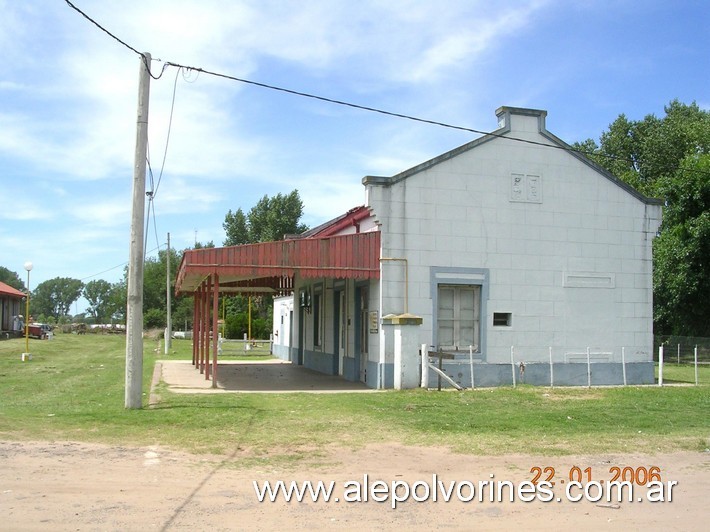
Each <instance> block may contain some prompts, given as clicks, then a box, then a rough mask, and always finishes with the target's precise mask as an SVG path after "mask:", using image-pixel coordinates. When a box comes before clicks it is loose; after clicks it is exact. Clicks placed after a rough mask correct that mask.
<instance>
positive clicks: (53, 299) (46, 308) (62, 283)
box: [30, 277, 84, 319]
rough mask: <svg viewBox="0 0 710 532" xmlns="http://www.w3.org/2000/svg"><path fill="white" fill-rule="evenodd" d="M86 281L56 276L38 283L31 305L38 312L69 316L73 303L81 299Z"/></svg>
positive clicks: (58, 316)
mask: <svg viewBox="0 0 710 532" xmlns="http://www.w3.org/2000/svg"><path fill="white" fill-rule="evenodd" d="M83 288H84V283H82V282H81V281H80V280H78V279H71V278H69V277H55V278H54V279H50V280H48V281H44V282H42V283H40V284H38V285H37V288H35V290H34V291H33V292H32V297H31V299H30V305H31V307H32V310H33V312H35V313H36V314H44V315H46V316H53V317H54V318H57V319H58V318H60V317H62V316H67V315H68V314H69V310H70V309H71V306H72V304H73V303H74V302H75V301H76V300H77V299H79V296H80V295H81V291H82V289H83Z"/></svg>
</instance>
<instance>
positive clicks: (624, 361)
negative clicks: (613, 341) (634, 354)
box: [621, 347, 626, 386]
mask: <svg viewBox="0 0 710 532" xmlns="http://www.w3.org/2000/svg"><path fill="white" fill-rule="evenodd" d="M624 349H625V348H624V347H622V348H621V372H622V374H623V375H624V386H626V354H625V352H624Z"/></svg>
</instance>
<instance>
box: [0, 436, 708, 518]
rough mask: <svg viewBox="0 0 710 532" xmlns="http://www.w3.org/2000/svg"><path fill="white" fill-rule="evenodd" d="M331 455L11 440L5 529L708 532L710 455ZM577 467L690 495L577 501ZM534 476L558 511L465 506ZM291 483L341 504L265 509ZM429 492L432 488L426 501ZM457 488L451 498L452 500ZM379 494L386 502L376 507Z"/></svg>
mask: <svg viewBox="0 0 710 532" xmlns="http://www.w3.org/2000/svg"><path fill="white" fill-rule="evenodd" d="M324 453H325V454H324V455H323V454H322V455H321V456H320V458H319V460H318V461H319V463H321V464H323V465H313V463H311V465H305V466H304V465H303V464H301V465H297V466H294V467H293V468H292V469H290V468H288V467H287V468H284V467H281V466H279V467H272V466H270V465H269V462H268V460H266V461H264V462H263V464H265V465H259V466H253V465H252V466H249V467H244V466H243V462H242V461H241V455H238V454H235V455H234V456H231V457H219V456H210V457H199V456H194V455H189V454H185V453H180V452H175V451H170V450H167V449H162V448H160V447H149V448H135V447H119V446H103V445H93V444H84V443H71V442H56V443H47V442H30V443H16V442H0V528H2V529H4V530H12V531H24V530H53V531H55V530H122V531H133V530H135V531H138V530H140V531H144V530H211V531H217V530H245V529H248V530H266V529H271V530H274V529H275V530H278V529H309V530H312V529H317V530H327V529H338V530H352V529H360V530H362V529H365V530H383V529H384V530H395V529H397V530H431V529H432V528H448V529H452V530H471V529H473V528H475V529H478V530H481V529H483V530H494V529H496V530H500V529H510V528H513V527H516V528H517V527H521V528H524V529H527V530H551V529H557V530H559V529H562V528H563V527H574V529H575V530H611V529H621V528H626V529H632V530H637V529H650V530H658V529H663V528H669V529H674V530H706V529H707V528H706V527H707V524H708V521H709V520H710V509H709V505H708V502H707V493H708V488H710V453H678V454H664V455H656V456H648V455H646V456H641V455H639V456H633V455H623V456H611V455H610V456H575V457H557V458H541V457H534V456H524V455H519V456H505V457H475V456H464V455H457V454H453V453H451V452H449V451H447V450H444V449H436V448H419V447H405V446H401V445H379V446H372V447H367V448H365V449H360V450H357V451H350V450H348V449H344V448H340V447H333V448H331V449H326V450H325V451H324ZM251 463H252V464H253V462H251ZM575 465H576V466H577V467H579V468H580V470H584V469H585V468H587V467H589V468H591V472H592V475H593V480H599V481H605V480H611V477H612V474H610V470H612V469H613V468H614V467H619V468H620V469H622V470H623V468H624V467H629V468H632V469H633V470H634V471H635V474H637V475H640V474H643V471H644V469H645V470H646V471H649V470H650V467H652V466H657V467H658V468H659V469H660V475H661V477H662V480H663V482H664V483H667V482H669V481H674V482H677V485H675V486H674V487H673V488H672V493H671V495H672V502H648V501H647V500H644V501H643V502H638V501H636V500H634V502H621V503H620V504H617V503H616V502H615V501H612V502H611V503H609V502H606V500H601V501H598V502H588V501H584V500H582V501H580V502H570V501H569V500H567V498H566V496H565V488H564V485H563V484H562V481H564V480H566V482H567V483H568V482H569V472H570V470H571V469H572V468H573V466H575ZM534 467H539V468H540V477H541V478H540V479H539V480H545V478H546V477H547V476H548V475H549V474H550V473H551V470H549V469H548V470H547V471H545V468H551V467H554V468H555V478H554V479H552V480H554V481H555V482H556V484H555V486H554V488H553V491H554V498H553V500H551V501H550V502H541V501H540V500H533V501H532V502H523V501H522V500H520V498H519V497H518V494H517V493H516V500H515V502H512V503H511V502H509V501H507V493H508V492H507V491H505V492H504V495H505V498H506V502H490V501H489V499H488V496H489V493H488V491H487V489H488V488H487V487H486V486H485V485H484V491H483V492H482V494H484V497H483V498H484V501H483V502H479V501H478V495H479V494H478V493H477V492H475V493H474V499H473V501H471V502H461V501H460V500H458V495H461V496H462V498H464V499H465V498H468V497H470V496H471V491H470V488H471V487H472V486H473V487H474V488H475V489H476V490H478V488H479V484H478V482H479V481H490V480H496V481H503V480H507V481H510V482H511V483H515V485H516V486H517V485H518V484H520V483H521V482H523V481H529V480H532V478H533V476H534V475H535V473H536V472H537V470H533V471H532V472H531V469H532V468H534ZM573 471H574V473H573V475H574V474H576V470H573ZM627 471H628V470H627ZM582 474H583V475H584V474H585V473H582ZM365 475H367V477H365ZM434 475H436V477H434ZM491 475H493V477H491ZM278 480H282V481H284V482H287V483H288V482H290V481H291V480H296V481H298V482H302V481H311V482H314V483H315V482H317V481H319V480H321V481H324V482H326V484H327V483H329V482H330V481H334V492H333V495H332V497H331V501H330V502H323V501H322V498H321V500H320V501H319V502H312V501H311V500H310V495H309V496H308V497H306V498H307V499H308V500H307V501H304V502H301V503H299V502H295V501H292V502H290V503H287V502H285V501H284V500H283V499H282V498H280V499H279V500H277V501H276V502H269V501H268V500H267V501H265V502H259V501H258V498H257V495H256V491H255V488H254V484H253V482H254V481H257V483H258V486H259V489H263V483H264V482H265V481H271V482H274V483H275V482H276V481H278ZM637 480H639V481H640V480H642V479H637ZM377 481H381V483H378V482H377ZM465 481H470V482H471V484H468V483H466V482H465ZM355 482H359V483H360V490H361V491H357V490H356V486H357V485H356V484H355ZM393 482H394V483H398V487H397V490H398V491H397V492H396V493H397V494H398V496H399V497H403V495H404V494H405V491H404V490H405V489H408V488H413V487H416V491H415V497H416V498H419V499H428V500H426V501H425V502H416V501H415V500H414V499H413V498H412V496H411V495H410V498H409V500H408V501H406V502H400V503H398V504H397V508H396V509H392V497H391V496H387V497H385V495H383V490H384V489H385V488H387V489H388V490H390V495H391V488H392V485H393ZM405 482H407V483H409V484H408V488H405V486H404V483H405ZM437 483H439V484H437ZM415 484H416V485H415ZM425 484H427V486H425ZM365 485H367V489H366V490H365V488H364V486H365ZM378 490H379V491H378ZM427 490H431V492H429V493H428V495H429V496H428V497H425V495H427ZM433 491H437V501H436V502H434V501H433V500H432V499H433V495H432V493H433ZM447 491H448V492H449V494H450V495H451V497H450V498H451V499H453V500H452V501H451V502H444V500H443V499H444V498H445V494H446V493H447ZM646 491H647V490H646V488H643V489H642V488H640V487H637V489H636V491H635V492H634V498H635V499H636V498H638V497H641V498H643V496H645V494H646ZM365 493H367V497H368V501H367V502H346V499H348V500H352V499H356V498H358V496H359V497H360V499H364V497H365ZM571 494H572V495H573V496H574V497H576V496H579V495H582V494H583V492H582V491H581V490H572V491H571ZM592 495H593V496H594V495H595V493H592ZM666 496H667V493H666ZM336 497H337V498H338V499H339V501H338V502H335V500H334V499H335V498H336ZM525 497H527V495H525V494H523V498H525ZM558 497H559V498H560V499H561V500H560V501H559V502H558V501H557V498H558ZM377 498H382V499H383V500H384V501H385V502H375V501H374V500H373V499H377Z"/></svg>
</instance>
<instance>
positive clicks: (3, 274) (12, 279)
mask: <svg viewBox="0 0 710 532" xmlns="http://www.w3.org/2000/svg"><path fill="white" fill-rule="evenodd" d="M0 281H2V282H3V283H5V284H7V285H10V286H11V287H13V288H17V289H18V290H21V291H23V292H24V291H26V290H27V288H26V287H25V283H23V282H22V279H20V276H19V275H17V272H13V271H11V270H8V269H7V268H5V267H4V266H0Z"/></svg>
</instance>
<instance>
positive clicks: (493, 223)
mask: <svg viewBox="0 0 710 532" xmlns="http://www.w3.org/2000/svg"><path fill="white" fill-rule="evenodd" d="M511 118H512V120H511V132H510V136H514V137H520V138H527V139H531V140H535V141H538V142H540V141H547V142H550V141H549V140H547V139H545V138H544V137H543V136H542V135H540V134H539V133H538V123H539V122H538V120H542V118H539V117H538V116H525V115H515V114H514V115H512V116H511ZM543 118H544V117H543ZM512 174H521V175H523V176H539V178H538V180H537V183H536V193H534V192H530V191H529V190H528V189H529V187H530V184H531V181H530V179H528V178H525V179H524V181H523V183H524V186H523V190H522V192H520V194H518V190H514V187H513V181H512V179H513V178H512ZM526 187H528V188H526ZM367 197H368V206H369V207H371V208H372V209H373V211H374V213H375V215H376V218H377V221H378V222H379V223H381V224H382V256H383V257H387V256H389V257H396V258H406V259H407V260H408V276H409V286H408V289H409V309H408V310H409V312H410V313H413V314H417V315H419V316H422V317H423V318H424V324H423V326H422V328H421V331H422V336H423V338H422V342H428V343H430V344H431V343H432V337H433V333H432V314H433V309H432V297H431V283H430V281H431V267H432V266H437V267H460V268H476V269H484V270H487V271H488V275H489V287H488V288H489V299H488V301H487V302H486V316H484V317H483V318H482V320H485V324H483V323H482V327H485V334H484V335H485V340H486V342H485V345H483V346H482V347H483V353H482V354H483V356H484V360H486V361H487V362H506V361H509V356H510V346H511V345H515V346H516V353H519V354H520V356H521V357H523V359H525V360H527V361H530V362H532V361H535V360H540V361H544V360H547V356H548V349H547V348H548V346H551V347H553V349H554V352H555V356H556V360H559V361H564V357H565V354H566V353H572V352H576V351H580V350H584V349H585V348H586V347H587V346H590V347H591V348H592V349H593V350H597V351H603V352H609V353H611V355H609V357H610V358H609V359H610V360H613V361H619V360H620V356H621V355H620V353H621V347H622V346H624V347H626V357H627V360H628V361H647V360H650V358H651V356H652V353H651V351H652V346H653V337H652V323H653V320H652V285H651V273H652V272H651V268H652V266H651V241H652V238H653V236H654V235H655V233H656V230H657V227H658V224H659V223H660V207H659V206H657V205H649V204H647V203H644V202H643V201H641V200H640V199H639V198H637V197H635V196H633V195H632V194H631V193H630V192H629V191H627V190H625V189H624V188H622V187H621V186H619V184H617V183H615V182H612V181H611V180H609V179H608V178H606V177H604V176H603V175H601V174H599V173H598V172H597V171H596V170H594V169H593V168H591V167H590V166H588V165H586V164H584V163H583V162H582V161H580V160H579V159H577V158H575V157H574V156H573V155H571V154H570V153H567V152H565V151H563V150H559V149H553V148H545V147H542V146H534V145H530V144H523V143H520V142H514V141H510V140H505V139H495V140H492V141H489V142H485V143H481V144H479V145H477V146H476V147H474V148H473V149H471V150H468V151H464V152H462V153H460V154H459V155H457V156H456V157H453V158H449V159H448V160H443V161H442V162H439V163H438V164H435V165H431V166H430V167H428V168H425V169H423V170H422V171H419V172H416V173H412V174H411V175H409V176H408V177H406V178H405V179H402V180H399V181H398V182H396V183H395V184H393V185H391V186H388V187H385V186H381V185H378V184H367ZM516 200H518V201H516ZM382 271H383V280H382V299H381V305H382V310H381V312H382V314H388V313H401V312H402V311H403V310H404V274H403V266H402V264H401V263H397V262H390V263H383V264H382ZM493 312H510V313H512V326H511V327H493V323H492V316H493Z"/></svg>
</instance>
